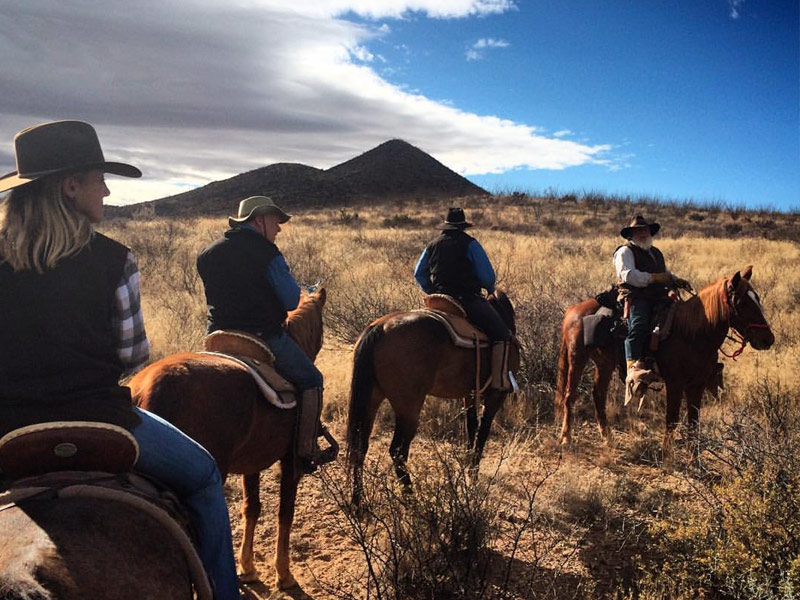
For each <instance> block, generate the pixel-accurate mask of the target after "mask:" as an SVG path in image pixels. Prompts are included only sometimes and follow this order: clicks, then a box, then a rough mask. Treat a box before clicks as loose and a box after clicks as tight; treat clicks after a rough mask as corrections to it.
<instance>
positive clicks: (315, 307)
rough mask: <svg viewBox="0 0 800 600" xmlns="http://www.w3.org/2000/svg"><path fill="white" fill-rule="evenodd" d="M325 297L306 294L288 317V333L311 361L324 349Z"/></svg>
mask: <svg viewBox="0 0 800 600" xmlns="http://www.w3.org/2000/svg"><path fill="white" fill-rule="evenodd" d="M324 304H325V300H324V296H322V297H320V296H319V295H317V294H306V295H304V296H303V297H302V298H301V299H300V304H298V306H297V308H296V309H294V310H293V311H291V312H290V313H289V315H288V316H287V317H286V331H287V333H288V334H289V336H290V337H291V338H292V339H293V340H294V341H295V342H297V345H298V346H300V348H302V350H303V352H305V353H306V354H307V355H308V357H309V358H311V360H314V358H316V356H317V354H318V353H319V351H320V349H321V348H322V307H323V305H324Z"/></svg>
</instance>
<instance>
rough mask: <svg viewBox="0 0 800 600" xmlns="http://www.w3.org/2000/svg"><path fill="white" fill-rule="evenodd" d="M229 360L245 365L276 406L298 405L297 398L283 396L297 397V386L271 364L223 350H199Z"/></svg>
mask: <svg viewBox="0 0 800 600" xmlns="http://www.w3.org/2000/svg"><path fill="white" fill-rule="evenodd" d="M198 354H206V355H208V356H215V357H217V358H222V359H224V360H228V361H230V362H232V363H235V364H237V365H239V366H240V367H244V368H245V369H246V370H247V372H248V373H250V375H251V376H252V378H253V380H254V381H255V382H256V385H257V386H258V389H259V390H260V391H261V394H262V395H263V396H264V398H266V399H267V401H268V402H269V403H270V404H272V406H275V407H276V408H284V409H290V408H294V407H295V406H297V400H295V399H292V400H288V401H287V400H284V399H283V397H282V396H284V395H286V396H291V397H292V398H296V397H297V388H295V387H294V385H292V384H291V383H290V382H289V381H287V380H286V379H284V378H283V377H281V375H280V374H279V373H278V372H277V371H276V370H275V369H274V368H273V367H272V365H270V364H265V363H261V362H260V361H257V360H254V359H248V358H245V357H237V356H231V355H230V354H224V353H222V352H198Z"/></svg>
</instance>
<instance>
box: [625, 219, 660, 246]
mask: <svg viewBox="0 0 800 600" xmlns="http://www.w3.org/2000/svg"><path fill="white" fill-rule="evenodd" d="M645 228H647V229H650V235H655V234H656V233H658V230H659V229H661V225H659V224H658V223H648V222H647V219H645V218H644V217H643V216H642V215H636V216H635V217H634V218H633V220H632V221H631V222H630V223H629V224H628V226H627V227H623V228H622V231H620V232H619V234H620V235H621V236H622V237H624V238H625V239H626V240H629V239H631V237H632V236H633V230H634V229H645Z"/></svg>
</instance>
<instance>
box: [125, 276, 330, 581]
mask: <svg viewBox="0 0 800 600" xmlns="http://www.w3.org/2000/svg"><path fill="white" fill-rule="evenodd" d="M325 300H326V292H325V289H324V288H320V289H319V290H317V291H316V292H314V293H313V294H310V295H308V296H306V297H305V298H304V299H303V300H302V301H301V303H300V306H298V308H297V309H296V310H294V311H292V312H291V313H289V317H288V319H287V321H286V327H287V330H288V333H289V335H290V336H291V337H292V338H293V339H294V340H295V341H296V342H297V343H298V345H299V346H300V347H301V348H302V349H303V351H304V352H305V353H306V354H307V355H308V356H309V357H310V358H311V359H312V360H313V359H315V358H316V356H317V353H318V352H319V351H320V349H321V348H322V308H323V306H324V305H325ZM128 385H129V386H130V388H131V392H132V394H133V398H134V401H135V402H136V403H137V404H138V405H139V406H141V407H142V408H144V409H146V410H149V411H152V412H154V413H156V414H158V415H160V416H162V417H163V418H165V419H167V420H168V421H170V422H171V423H173V424H174V425H175V426H177V427H178V428H179V429H181V431H183V432H185V433H186V434H187V435H189V436H190V437H191V438H193V439H195V440H197V441H198V442H199V443H200V444H202V445H203V446H204V447H205V448H206V449H207V450H208V451H209V452H210V453H211V455H212V456H213V457H214V458H215V459H216V461H217V465H218V466H219V470H220V472H221V473H222V477H223V479H224V478H225V477H226V476H227V474H228V473H239V474H242V475H244V477H243V480H242V487H243V496H244V503H243V507H242V515H243V518H244V521H245V526H244V535H243V538H242V543H241V546H240V548H239V564H240V578H241V579H242V581H256V580H257V579H258V571H257V570H256V567H255V564H254V562H253V534H254V531H255V527H256V523H257V521H258V517H259V515H260V513H261V502H260V499H259V490H258V487H259V475H260V473H261V471H263V470H264V469H267V468H269V467H270V466H272V465H273V464H274V463H276V462H278V461H280V464H281V483H280V506H279V509H278V539H277V543H276V550H275V569H276V571H277V576H278V587H279V588H280V589H287V588H290V587H293V586H295V585H296V584H297V582H296V581H295V579H294V576H293V575H292V573H291V568H290V565H289V562H290V561H289V534H290V531H291V528H292V521H293V519H294V508H295V500H296V497H297V484H298V482H299V480H300V476H301V473H299V472H297V471H296V470H295V466H294V460H293V450H294V431H295V420H296V417H297V409H296V408H295V409H291V410H287V409H279V408H276V407H274V406H272V405H271V404H269V403H268V402H267V401H266V400H265V399H264V398H263V397H262V395H261V392H259V390H258V387H256V384H255V383H254V382H253V379H252V377H251V376H250V375H249V374H248V372H247V371H246V370H245V369H244V368H243V367H240V366H238V365H235V364H233V363H230V362H228V361H225V360H223V359H219V358H217V357H215V356H210V355H204V354H198V353H184V354H175V355H172V356H167V357H166V358H163V359H161V360H159V361H157V362H155V363H153V364H151V365H149V366H148V367H147V368H145V369H143V370H142V371H140V372H139V373H137V374H136V375H135V376H134V377H133V379H132V380H131V381H130V383H129V384H128Z"/></svg>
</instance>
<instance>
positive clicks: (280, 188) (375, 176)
mask: <svg viewBox="0 0 800 600" xmlns="http://www.w3.org/2000/svg"><path fill="white" fill-rule="evenodd" d="M485 194H487V192H486V190H484V189H483V188H480V187H478V186H477V185H475V184H474V183H472V182H470V181H468V180H467V179H465V178H464V177H462V176H461V175H459V174H458V173H456V172H454V171H452V170H451V169H449V168H447V167H446V166H444V165H443V164H442V163H440V162H439V161H438V160H436V159H435V158H433V157H432V156H430V155H429V154H426V153H425V152H423V151H422V150H420V149H419V148H416V147H415V146H412V145H411V144H409V143H407V142H404V141H403V140H389V141H388V142H384V143H383V144H381V145H380V146H377V147H375V148H373V149H372V150H369V151H368V152H365V153H364V154H361V155H360V156H357V157H355V158H352V159H350V160H348V161H346V162H343V163H341V164H339V165H336V166H335V167H331V168H330V169H327V170H322V169H316V168H314V167H309V166H306V165H301V164H296V163H276V164H272V165H269V166H266V167H261V168H259V169H255V170H253V171H248V172H247V173H242V174H240V175H235V176H234V177H231V178H230V179H225V180H223V181H215V182H212V183H209V184H208V185H204V186H202V187H199V188H197V189H194V190H191V191H189V192H183V193H181V194H176V195H174V196H167V197H166V198H160V199H158V200H151V201H149V202H141V203H138V204H132V205H129V206H124V207H108V209H109V210H108V211H107V214H108V216H129V215H131V214H133V213H134V212H135V211H136V210H138V209H139V208H141V207H143V206H146V205H152V207H153V209H154V211H155V214H157V215H175V214H187V213H190V212H191V213H192V214H195V215H200V214H208V215H215V214H230V213H231V211H232V210H233V209H234V207H235V206H236V205H237V203H238V202H239V201H240V200H242V199H243V198H247V197H248V196H257V195H264V196H269V197H271V198H272V199H273V200H275V201H276V202H277V203H278V204H280V205H281V206H284V207H286V208H295V207H301V206H315V205H316V206H318V205H328V206H335V205H337V204H343V203H347V202H353V201H360V200H380V199H385V198H388V197H414V198H442V197H458V196H473V195H485Z"/></svg>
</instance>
